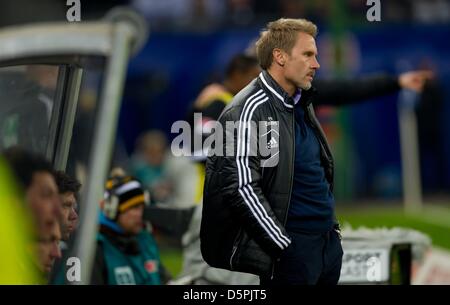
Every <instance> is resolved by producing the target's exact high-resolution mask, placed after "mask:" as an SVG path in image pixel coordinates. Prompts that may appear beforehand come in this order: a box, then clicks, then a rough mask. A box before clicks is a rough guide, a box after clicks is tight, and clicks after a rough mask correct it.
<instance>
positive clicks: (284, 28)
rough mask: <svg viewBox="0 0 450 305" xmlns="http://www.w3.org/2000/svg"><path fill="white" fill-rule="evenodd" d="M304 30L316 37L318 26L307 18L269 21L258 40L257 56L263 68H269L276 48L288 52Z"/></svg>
mask: <svg viewBox="0 0 450 305" xmlns="http://www.w3.org/2000/svg"><path fill="white" fill-rule="evenodd" d="M299 32H303V33H306V34H309V35H311V36H312V37H314V38H315V37H316V35H317V26H316V25H315V24H314V23H312V22H311V21H309V20H306V19H287V18H280V19H278V20H275V21H272V22H269V23H268V24H267V28H266V29H265V30H263V31H262V32H261V34H260V36H259V39H258V41H256V56H257V57H258V61H259V65H260V66H261V68H262V69H264V70H267V69H268V68H269V67H270V66H271V65H272V61H273V56H272V52H273V50H274V49H275V48H278V49H281V50H283V51H285V52H287V53H288V54H290V53H291V50H292V48H293V47H294V45H295V42H296V40H297V33H299Z"/></svg>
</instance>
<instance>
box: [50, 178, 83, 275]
mask: <svg viewBox="0 0 450 305" xmlns="http://www.w3.org/2000/svg"><path fill="white" fill-rule="evenodd" d="M54 174H55V179H56V184H57V185H58V191H59V197H60V199H61V215H60V218H59V226H60V230H61V242H60V243H59V248H60V250H61V256H62V259H61V260H56V262H55V267H54V268H53V270H52V275H51V281H50V282H51V283H52V284H64V283H66V271H67V264H66V262H67V258H68V257H67V253H68V249H69V244H70V238H71V237H72V235H73V233H74V231H75V230H76V228H77V225H78V212H77V210H78V205H77V199H78V192H79V190H80V187H81V184H80V182H78V180H77V179H75V178H72V177H71V176H69V175H67V174H66V173H65V172H63V171H57V172H55V173H54Z"/></svg>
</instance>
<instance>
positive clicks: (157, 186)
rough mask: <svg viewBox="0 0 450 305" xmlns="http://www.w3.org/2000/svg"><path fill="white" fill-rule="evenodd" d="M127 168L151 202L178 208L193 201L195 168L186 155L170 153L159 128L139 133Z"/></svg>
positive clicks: (195, 177) (194, 196) (196, 176)
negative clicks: (134, 150)
mask: <svg viewBox="0 0 450 305" xmlns="http://www.w3.org/2000/svg"><path fill="white" fill-rule="evenodd" d="M131 172H132V174H133V175H134V176H135V177H136V178H137V179H139V180H140V181H142V185H143V186H144V188H146V189H148V190H149V191H150V194H151V198H152V203H163V204H165V205H166V206H171V207H180V208H181V207H190V206H193V205H194V203H195V202H196V196H197V195H198V190H197V188H198V183H197V181H198V171H197V169H196V167H195V165H193V164H192V163H191V162H190V161H189V159H187V158H184V157H174V156H173V155H172V153H171V152H170V150H169V149H168V147H167V139H166V136H165V135H164V133H162V132H161V131H158V130H151V131H148V132H146V133H144V134H143V135H141V136H140V137H139V139H138V141H137V147H136V152H135V154H134V155H133V157H132V166H131Z"/></svg>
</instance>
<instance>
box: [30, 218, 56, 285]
mask: <svg viewBox="0 0 450 305" xmlns="http://www.w3.org/2000/svg"><path fill="white" fill-rule="evenodd" d="M60 241H61V228H60V225H59V223H58V221H56V220H55V221H53V222H52V223H51V224H50V225H49V226H48V227H47V228H46V229H45V230H44V231H42V232H41V233H40V234H39V237H38V239H37V243H36V244H35V246H36V249H37V253H38V260H37V262H36V265H37V266H38V268H39V271H40V272H41V273H42V274H43V275H44V276H45V278H46V283H48V282H49V280H50V279H49V277H50V275H51V272H52V270H53V267H54V265H55V262H56V260H57V259H60V258H61V257H62V255H61V249H60V246H59V243H60Z"/></svg>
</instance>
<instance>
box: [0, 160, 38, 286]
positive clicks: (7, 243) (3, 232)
mask: <svg viewBox="0 0 450 305" xmlns="http://www.w3.org/2000/svg"><path fill="white" fill-rule="evenodd" d="M24 201H25V200H24V197H23V194H22V193H21V192H20V189H19V185H18V183H17V181H16V178H15V177H14V175H13V173H12V171H11V170H10V167H9V166H8V164H7V162H6V161H5V160H4V158H3V156H0V249H1V251H0V285H5V284H6V285H11V284H12V285H17V284H28V285H29V284H40V283H44V282H45V279H44V278H42V276H41V273H40V272H39V271H38V270H37V268H36V266H35V262H36V261H37V260H38V257H37V253H36V252H37V251H34V250H35V249H34V247H33V246H31V245H33V244H34V243H35V238H36V236H35V235H36V234H35V228H34V227H33V225H34V222H33V219H32V215H31V213H30V210H29V209H27V208H26V207H25V202H24Z"/></svg>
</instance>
